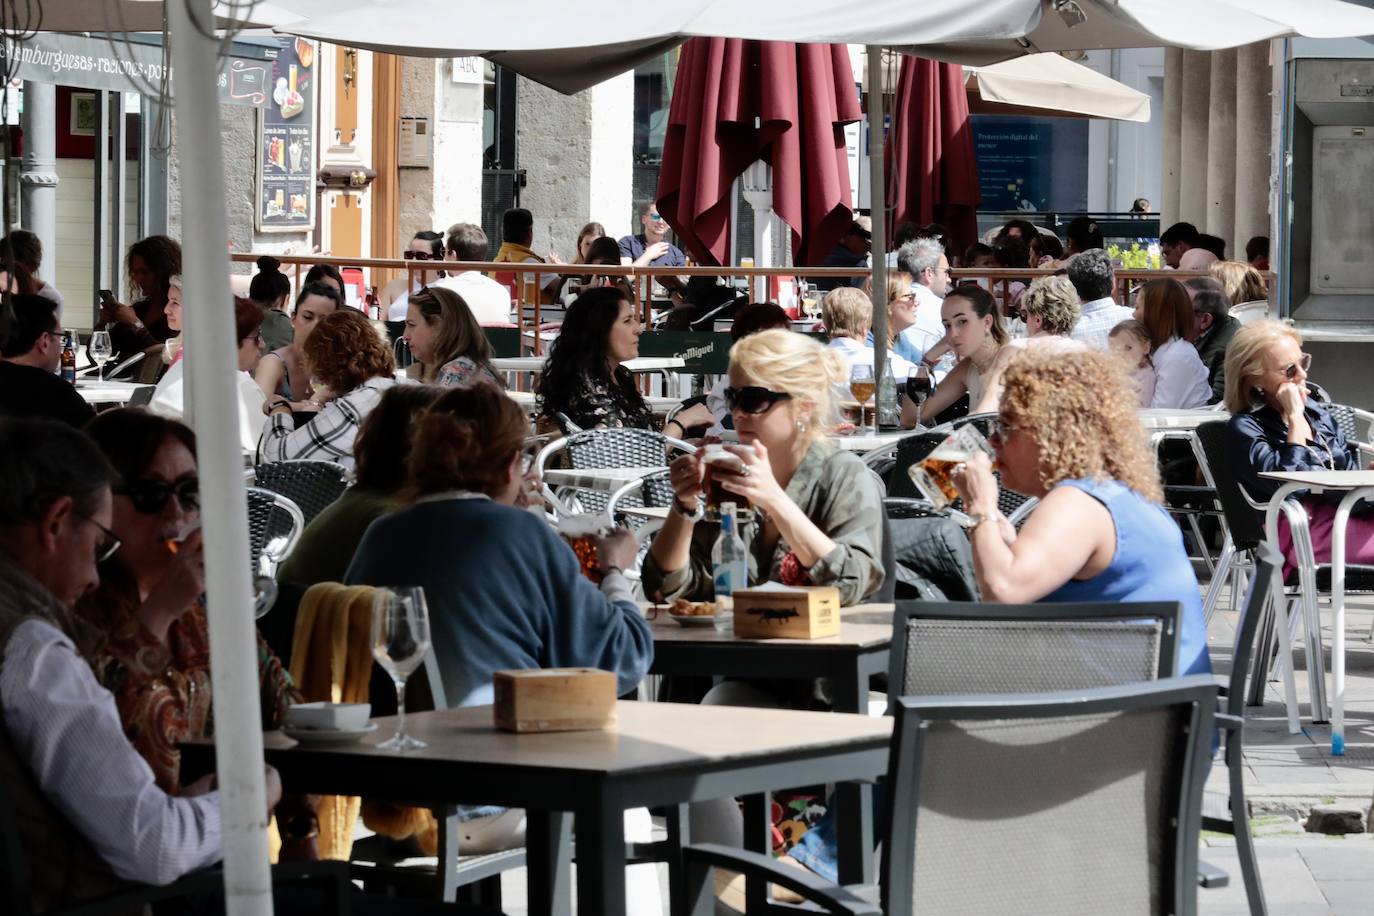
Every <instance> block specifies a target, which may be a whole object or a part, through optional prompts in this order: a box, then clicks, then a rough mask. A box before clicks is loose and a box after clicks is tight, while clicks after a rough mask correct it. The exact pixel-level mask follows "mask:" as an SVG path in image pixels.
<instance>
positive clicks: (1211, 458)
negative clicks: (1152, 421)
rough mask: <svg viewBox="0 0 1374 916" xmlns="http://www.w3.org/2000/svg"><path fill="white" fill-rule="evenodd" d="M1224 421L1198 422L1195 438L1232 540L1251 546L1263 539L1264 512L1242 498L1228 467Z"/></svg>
mask: <svg viewBox="0 0 1374 916" xmlns="http://www.w3.org/2000/svg"><path fill="white" fill-rule="evenodd" d="M1226 425H1227V421H1226V420H1212V421H1209V422H1207V423H1202V424H1199V425H1198V428H1197V440H1198V443H1199V444H1201V446H1202V454H1203V456H1204V457H1205V458H1206V459H1207V470H1208V471H1209V472H1210V473H1211V475H1212V482H1213V483H1214V484H1216V490H1217V500H1218V501H1219V502H1220V503H1221V514H1222V517H1223V518H1224V519H1225V521H1226V529H1227V530H1228V531H1230V532H1231V543H1232V544H1234V545H1235V547H1236V549H1237V550H1254V549H1255V547H1257V546H1258V545H1259V544H1261V543H1263V542H1264V514H1263V513H1261V512H1259V511H1257V510H1256V509H1255V508H1254V507H1252V506H1251V505H1250V501H1249V500H1247V499H1246V498H1245V493H1244V491H1243V490H1242V489H1241V486H1240V481H1239V480H1238V479H1237V478H1236V472H1235V469H1234V468H1232V467H1231V462H1232V461H1233V460H1234V459H1233V457H1232V455H1231V453H1230V449H1229V448H1228V446H1227V442H1226V438H1227V435H1228V434H1227V432H1226Z"/></svg>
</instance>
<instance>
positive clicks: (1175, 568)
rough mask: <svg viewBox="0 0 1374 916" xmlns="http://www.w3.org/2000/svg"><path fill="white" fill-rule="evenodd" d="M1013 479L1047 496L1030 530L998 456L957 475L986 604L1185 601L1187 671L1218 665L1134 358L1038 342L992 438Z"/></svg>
mask: <svg viewBox="0 0 1374 916" xmlns="http://www.w3.org/2000/svg"><path fill="white" fill-rule="evenodd" d="M991 441H992V445H993V448H994V449H996V451H997V466H998V468H999V469H1000V470H1001V472H1002V485H1003V486H1005V487H1007V488H1008V489H1010V490H1015V491H1016V492H1017V493H1024V494H1025V495H1027V496H1034V497H1037V498H1038V499H1039V500H1040V504H1039V505H1038V506H1037V507H1036V508H1035V511H1033V512H1032V513H1031V514H1030V517H1029V518H1027V520H1026V523H1025V525H1024V526H1022V528H1021V530H1020V531H1019V532H1018V531H1017V530H1016V529H1014V528H1013V527H1012V526H1011V524H1010V523H1009V522H1008V521H1007V520H1006V518H1004V517H1003V516H1002V514H1001V513H1000V512H999V511H998V509H997V481H996V480H995V479H994V478H993V476H992V467H991V463H990V462H989V461H988V458H987V456H986V455H983V454H981V453H980V454H978V455H975V456H974V457H973V459H972V460H970V461H969V462H968V465H967V467H966V468H965V469H964V470H963V471H962V472H961V473H958V474H956V475H955V477H954V483H955V486H957V487H958V488H959V493H960V495H961V496H962V497H963V500H964V505H965V507H966V508H965V511H966V512H968V513H969V515H970V516H971V517H972V518H973V520H974V525H973V528H972V529H971V530H970V532H969V536H970V539H971V541H972V542H973V563H974V571H975V573H976V575H977V577H978V585H979V587H980V589H981V590H982V594H983V599H984V600H985V601H995V602H998V603H1005V604H1020V603H1024V602H1028V601H1096V602H1119V601H1177V602H1180V603H1181V604H1182V605H1183V623H1182V626H1181V633H1180V635H1179V665H1178V666H1179V673H1181V674H1197V673H1199V672H1206V671H1209V670H1210V669H1211V662H1210V661H1209V659H1208V657H1207V628H1206V626H1205V625H1204V623H1203V619H1202V601H1201V596H1200V594H1199V592H1198V583H1197V577H1196V576H1195V575H1194V574H1193V567H1192V565H1191V563H1190V562H1189V560H1188V554H1187V552H1186V551H1185V550H1184V549H1183V536H1182V534H1181V532H1180V531H1179V528H1178V526H1177V525H1176V524H1174V522H1173V520H1172V519H1170V518H1169V516H1168V514H1167V513H1166V512H1165V511H1164V509H1163V507H1162V505H1161V502H1162V500H1163V490H1162V488H1161V487H1160V483H1159V470H1158V468H1157V466H1156V463H1155V458H1154V455H1153V454H1152V453H1151V451H1150V449H1149V448H1148V446H1147V444H1146V440H1145V437H1144V436H1142V435H1141V433H1140V421H1139V419H1137V417H1136V396H1135V392H1134V390H1133V388H1132V387H1131V382H1130V379H1129V378H1128V377H1127V375H1126V370H1125V367H1124V366H1122V365H1121V363H1120V361H1119V360H1117V359H1115V358H1114V357H1112V355H1111V354H1109V353H1099V352H1096V351H1081V352H1077V353H1067V352H1063V351H1058V350H1054V351H1046V350H1036V349H1031V350H1027V351H1026V352H1024V353H1021V354H1019V355H1017V356H1016V358H1015V359H1013V360H1012V361H1011V364H1010V365H1009V366H1008V367H1007V371H1006V375H1005V376H1004V377H1003V382H1002V400H1001V405H1000V407H999V411H998V418H997V430H996V432H995V433H994V434H993V436H992V440H991Z"/></svg>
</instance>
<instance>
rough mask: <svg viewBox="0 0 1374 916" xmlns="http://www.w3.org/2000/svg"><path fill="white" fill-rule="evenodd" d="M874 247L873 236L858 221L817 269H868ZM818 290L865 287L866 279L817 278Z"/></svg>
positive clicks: (857, 277)
mask: <svg viewBox="0 0 1374 916" xmlns="http://www.w3.org/2000/svg"><path fill="white" fill-rule="evenodd" d="M872 247H873V234H872V233H871V232H869V229H868V227H867V226H865V225H864V223H863V222H862V221H861V220H859V219H856V220H854V222H853V223H851V224H850V226H849V229H848V230H847V231H846V232H845V234H844V238H842V239H840V241H839V242H838V243H837V244H836V245H835V247H834V248H832V249H830V253H829V254H827V255H826V256H825V258H824V259H823V260H822V261H821V263H820V264H818V265H816V266H817V267H852V268H856V269H866V268H867V267H868V252H869V249H871V248H872ZM815 283H816V289H818V290H822V291H827V292H828V291H829V290H832V289H837V288H839V287H841V286H863V285H864V278H863V277H862V276H855V277H851V278H849V279H847V280H846V279H845V278H844V277H817V278H816V281H815Z"/></svg>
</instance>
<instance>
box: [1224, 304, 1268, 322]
mask: <svg viewBox="0 0 1374 916" xmlns="http://www.w3.org/2000/svg"><path fill="white" fill-rule="evenodd" d="M1230 314H1231V317H1232V318H1234V319H1236V320H1237V321H1239V322H1240V323H1241V324H1242V325H1246V324H1254V323H1255V322H1256V321H1263V320H1264V319H1266V318H1268V317H1269V303H1268V302H1267V301H1265V300H1264V299H1256V300H1254V301H1253V302H1242V303H1240V304H1239V305H1233V306H1231V312H1230Z"/></svg>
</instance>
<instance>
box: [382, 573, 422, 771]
mask: <svg viewBox="0 0 1374 916" xmlns="http://www.w3.org/2000/svg"><path fill="white" fill-rule="evenodd" d="M427 652H429V609H428V607H426V605H425V590H424V589H423V588H420V587H419V586H418V585H414V586H401V587H396V588H379V589H377V592H376V594H375V595H374V596H373V598H372V657H373V658H375V659H376V660H377V663H378V664H379V665H381V666H382V667H383V668H385V669H386V672H387V674H390V675H391V680H392V681H393V682H394V683H395V684H396V734H395V735H393V736H392V737H390V738H388V739H387V740H386V741H383V742H382V743H381V744H379V745H377V746H378V747H379V748H381V749H383V750H388V751H415V750H419V749H420V748H423V747H428V745H427V744H426V743H425V742H423V741H421V740H419V739H418V738H412V737H410V736H409V735H407V734H406V733H405V732H406V678H408V677H410V675H411V672H413V671H414V670H415V669H416V668H418V667H420V662H422V661H424V658H425V654H426V653H427Z"/></svg>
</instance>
